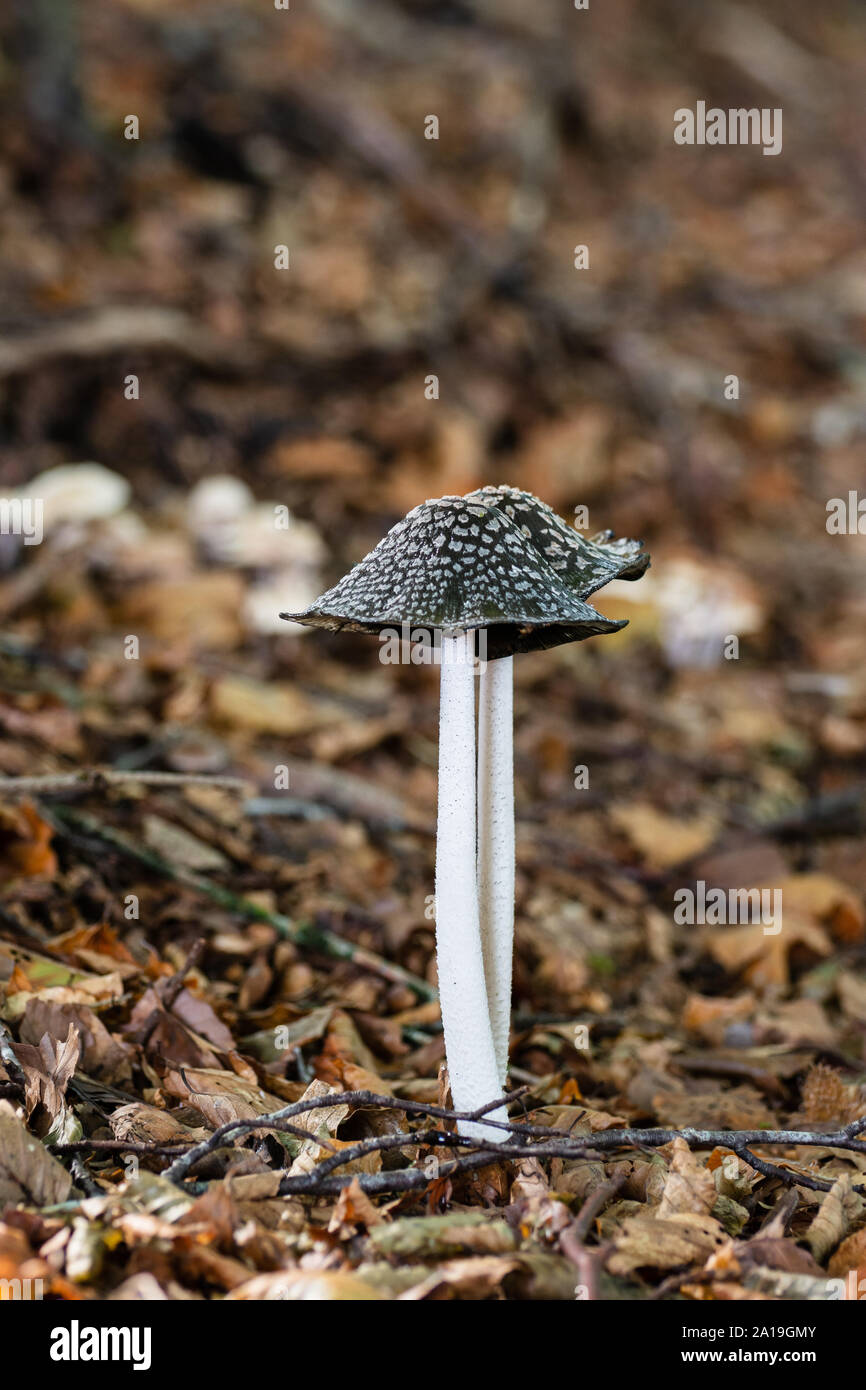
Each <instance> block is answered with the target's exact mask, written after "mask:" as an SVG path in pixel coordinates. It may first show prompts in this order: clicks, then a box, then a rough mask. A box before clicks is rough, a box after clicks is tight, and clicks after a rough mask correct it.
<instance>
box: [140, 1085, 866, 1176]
mask: <svg viewBox="0 0 866 1390" xmlns="http://www.w3.org/2000/svg"><path fill="white" fill-rule="evenodd" d="M525 1089H526V1088H521V1090H520V1091H518V1092H514V1093H512V1094H511V1095H510V1096H507V1097H505V1101H506V1103H508V1102H509V1101H511V1100H514V1099H516V1098H518V1097H519V1096H522V1095H524V1094H525ZM501 1103H502V1102H501V1101H500V1100H498V1099H497V1100H495V1101H491V1102H489V1104H488V1105H487V1106H484V1107H482V1108H481V1109H479V1110H476V1111H472V1112H471V1113H470V1112H465V1113H459V1112H456V1111H453V1110H450V1111H449V1110H446V1109H444V1108H443V1107H442V1106H433V1105H425V1104H423V1103H421V1102H419V1101H407V1100H403V1099H401V1098H399V1097H395V1096H380V1095H376V1094H375V1093H374V1092H372V1091H345V1092H331V1093H329V1094H328V1095H326V1096H317V1097H310V1098H308V1099H306V1100H299V1101H295V1102H294V1103H293V1104H291V1105H287V1106H284V1107H283V1108H282V1109H281V1110H278V1111H275V1112H274V1113H273V1114H271V1115H257V1116H255V1117H254V1118H250V1119H238V1120H229V1121H228V1122H227V1123H226V1124H224V1125H221V1126H220V1128H219V1129H217V1130H215V1131H214V1133H213V1134H212V1135H210V1136H209V1137H208V1138H207V1139H205V1140H203V1141H202V1142H201V1143H200V1144H197V1145H196V1146H195V1147H194V1148H192V1149H188V1150H187V1151H186V1152H185V1153H184V1154H182V1155H181V1156H180V1157H179V1158H177V1159H176V1160H175V1161H174V1163H172V1164H171V1165H170V1167H169V1168H168V1169H167V1170H166V1172H165V1176H166V1177H168V1178H169V1179H170V1180H171V1181H172V1182H177V1183H179V1182H181V1181H182V1180H183V1179H184V1178H185V1177H186V1176H187V1174H188V1173H189V1172H190V1171H191V1170H192V1168H194V1166H195V1165H196V1164H197V1163H199V1162H200V1161H201V1159H203V1158H204V1157H206V1156H207V1155H208V1154H209V1153H212V1152H213V1151H214V1150H215V1149H217V1148H219V1147H221V1146H222V1145H223V1144H224V1143H225V1141H226V1139H227V1138H228V1136H229V1135H238V1134H242V1133H246V1132H249V1131H250V1130H254V1129H255V1130H261V1129H268V1128H273V1129H279V1128H280V1127H281V1126H282V1125H283V1124H284V1123H285V1122H286V1121H287V1120H289V1119H292V1118H296V1117H297V1116H298V1115H300V1114H303V1113H305V1112H307V1111H310V1110H316V1109H324V1108H331V1107H332V1106H335V1105H349V1106H354V1107H355V1108H377V1109H391V1110H400V1111H402V1112H403V1113H405V1114H407V1115H413V1114H415V1115H424V1116H426V1117H433V1118H438V1119H445V1120H448V1121H450V1122H451V1124H452V1125H456V1124H457V1123H458V1122H459V1121H460V1120H476V1119H479V1118H482V1117H483V1115H484V1114H485V1113H487V1112H488V1111H489V1110H490V1109H492V1108H494V1107H495V1106H498V1105H499V1104H501ZM488 1123H489V1124H490V1125H491V1126H494V1125H495V1127H496V1128H498V1129H506V1130H510V1131H512V1133H513V1135H514V1136H515V1137H514V1138H513V1139H511V1138H509V1139H507V1140H505V1141H503V1142H501V1143H496V1144H493V1143H490V1142H489V1141H485V1140H483V1139H470V1138H468V1137H467V1136H465V1135H462V1134H459V1133H457V1132H455V1131H454V1130H453V1129H452V1130H430V1129H424V1130H419V1131H416V1132H415V1133H412V1132H407V1133H405V1134H398V1135H384V1136H382V1135H379V1136H374V1137H372V1138H370V1139H363V1140H359V1141H358V1143H357V1144H352V1145H349V1146H347V1147H346V1148H343V1149H341V1150H340V1151H339V1153H334V1154H332V1155H331V1157H329V1158H327V1159H324V1160H323V1161H322V1163H320V1164H318V1165H317V1167H316V1170H315V1172H313V1173H308V1174H298V1175H296V1176H295V1177H286V1178H284V1179H283V1181H282V1183H281V1185H280V1192H281V1193H286V1194H287V1193H289V1192H313V1191H317V1192H321V1193H327V1192H335V1191H339V1190H340V1187H341V1186H343V1185H345V1183H347V1182H349V1181H351V1180H352V1179H351V1178H350V1177H349V1176H347V1175H345V1174H343V1175H341V1176H340V1177H338V1178H336V1179H335V1178H334V1177H333V1174H334V1172H335V1170H336V1169H337V1168H340V1167H345V1166H346V1165H347V1164H350V1163H354V1162H357V1161H358V1160H360V1159H363V1158H365V1157H366V1156H367V1155H369V1154H371V1153H377V1152H385V1151H388V1150H393V1149H401V1148H411V1147H419V1148H420V1147H449V1148H462V1149H468V1150H470V1151H471V1152H470V1153H469V1154H465V1155H461V1156H460V1157H458V1158H457V1159H455V1160H453V1164H456V1165H457V1166H456V1167H453V1165H447V1169H448V1173H451V1172H459V1171H463V1167H464V1164H463V1159H464V1158H472V1157H475V1158H482V1159H483V1158H484V1157H485V1156H486V1161H487V1162H491V1163H492V1162H496V1161H500V1162H501V1161H503V1160H508V1159H513V1158H523V1157H533V1158H537V1159H542V1158H580V1157H586V1156H587V1155H588V1154H590V1153H592V1154H596V1153H602V1152H608V1151H610V1150H612V1149H620V1148H634V1147H638V1148H640V1147H643V1148H661V1147H663V1146H664V1145H665V1144H670V1143H673V1141H674V1140H676V1139H683V1140H684V1141H685V1142H686V1143H687V1144H688V1145H689V1147H690V1148H725V1149H728V1150H729V1151H730V1152H732V1153H735V1154H737V1156H738V1157H739V1158H742V1160H743V1161H744V1162H745V1163H748V1164H749V1165H750V1167H752V1168H754V1169H755V1171H756V1172H759V1173H761V1174H762V1175H763V1176H765V1177H774V1178H779V1179H781V1180H782V1181H784V1182H788V1183H797V1184H800V1185H801V1186H804V1187H809V1188H812V1189H813V1190H815V1191H822V1192H823V1191H829V1189H830V1187H831V1186H832V1184H831V1183H826V1182H824V1181H823V1180H822V1179H818V1178H812V1177H810V1176H809V1175H808V1174H802V1173H799V1172H797V1171H795V1170H793V1169H789V1168H782V1167H780V1166H778V1165H776V1164H773V1163H769V1162H768V1161H767V1160H766V1159H763V1158H761V1157H759V1156H758V1155H757V1154H755V1153H753V1151H752V1146H753V1145H756V1144H767V1145H786V1146H795V1145H808V1146H811V1147H819V1148H827V1149H843V1150H848V1151H851V1152H859V1153H866V1144H864V1142H863V1141H861V1140H860V1139H859V1138H858V1136H859V1135H861V1134H862V1133H863V1131H864V1130H866V1117H864V1118H863V1119H859V1120H854V1121H852V1122H851V1123H850V1124H849V1125H846V1126H845V1127H844V1129H840V1130H837V1131H836V1132H835V1133H832V1134H816V1133H813V1132H810V1131H808V1130H699V1129H691V1128H686V1129H682V1130H676V1129H610V1130H605V1131H603V1132H601V1133H597V1134H588V1135H574V1134H571V1133H568V1132H567V1131H565V1130H557V1129H553V1128H550V1127H547V1126H541V1125H527V1124H523V1123H522V1122H518V1121H513V1122H512V1121H493V1120H490V1121H489V1122H488ZM303 1133H304V1137H305V1138H307V1139H310V1140H314V1141H316V1142H318V1143H320V1144H322V1146H323V1147H326V1146H327V1144H326V1143H323V1141H322V1140H319V1139H318V1138H317V1136H316V1135H315V1134H314V1133H311V1132H308V1131H306V1130H305V1131H304V1132H303ZM521 1140H523V1142H520V1141H521ZM475 1166H477V1165H475ZM402 1171H403V1172H404V1173H406V1172H410V1171H412V1170H402ZM443 1172H444V1169H443ZM355 1176H358V1178H359V1181H360V1182H361V1186H362V1188H363V1190H364V1191H371V1192H373V1191H380V1190H381V1191H384V1190H393V1191H409V1190H412V1186H413V1184H409V1186H408V1187H407V1186H405V1185H404V1184H403V1182H402V1178H401V1185H400V1186H399V1187H397V1188H393V1189H385V1188H381V1187H380V1186H377V1185H376V1184H374V1185H373V1186H372V1187H368V1186H366V1185H365V1183H366V1179H367V1178H370V1177H383V1176H385V1175H382V1174H361V1175H355ZM387 1176H388V1177H393V1176H395V1174H393V1173H391V1174H389V1175H387ZM423 1176H424V1175H423V1174H421V1177H422V1178H423ZM335 1182H336V1183H337V1186H334V1183H335ZM317 1184H319V1185H318V1186H317ZM415 1185H421V1184H415ZM858 1190H860V1189H858Z"/></svg>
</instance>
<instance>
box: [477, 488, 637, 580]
mask: <svg viewBox="0 0 866 1390" xmlns="http://www.w3.org/2000/svg"><path fill="white" fill-rule="evenodd" d="M466 500H467V501H470V500H473V501H479V502H484V503H485V504H486V505H487V506H489V507H498V508H499V509H500V511H503V512H505V515H506V516H507V517H509V518H510V519H511V521H513V522H514V524H515V526H519V527H520V529H521V531H522V532H523V534H524V535H525V536H526V537H527V539H528V540H530V541H531V542H532V544H533V545H534V546H535V549H536V550H538V551H540V552H541V554H542V555H543V556H544V558H545V560H546V561H547V563H548V564H549V565H550V568H551V569H552V570H555V571H556V573H557V575H558V576H559V578H560V579H561V580H562V581H563V582H564V583H565V584H567V585H568V587H569V588H573V589H576V590H577V592H578V594H579V595H580V597H581V598H588V597H589V595H590V594H594V593H595V591H596V589H600V588H601V587H602V585H603V584H608V583H610V581H611V580H612V579H640V577H641V575H642V574H644V573H645V572H646V569H647V567H648V565H649V562H650V557H649V555H647V554H646V552H645V551H644V549H643V541H632V540H626V539H624V538H623V539H620V540H614V538H613V532H612V531H601V532H600V533H599V534H598V535H597V536H594V537H593V539H592V540H587V539H586V537H585V536H582V535H581V534H580V532H579V531H575V530H574V528H573V527H572V526H569V525H568V523H567V522H565V521H563V520H562V517H560V516H557V514H556V512H555V511H554V510H553V508H552V507H548V505H547V503H546V502H542V501H541V499H540V498H539V497H536V496H534V494H533V493H531V492H521V491H520V489H519V488H516V487H507V486H502V487H482V488H478V489H477V491H476V492H470V493H469V494H468V496H467V499H466Z"/></svg>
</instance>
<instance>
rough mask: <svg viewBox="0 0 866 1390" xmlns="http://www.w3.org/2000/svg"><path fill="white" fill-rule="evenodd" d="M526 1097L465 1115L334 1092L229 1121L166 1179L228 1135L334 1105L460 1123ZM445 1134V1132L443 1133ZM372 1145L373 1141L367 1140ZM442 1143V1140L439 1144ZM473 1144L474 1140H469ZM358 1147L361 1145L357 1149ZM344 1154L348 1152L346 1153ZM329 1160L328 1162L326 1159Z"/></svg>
mask: <svg viewBox="0 0 866 1390" xmlns="http://www.w3.org/2000/svg"><path fill="white" fill-rule="evenodd" d="M525 1094H526V1087H525V1086H521V1087H520V1088H519V1090H517V1091H512V1092H510V1093H509V1094H508V1095H507V1096H504V1097H503V1098H502V1100H499V1099H497V1100H494V1101H490V1102H489V1103H488V1104H487V1105H484V1106H482V1107H481V1109H480V1110H474V1111H472V1113H471V1114H469V1113H467V1114H461V1113H459V1112H458V1111H455V1110H447V1109H445V1108H444V1106H441V1105H425V1104H424V1103H423V1102H421V1101H416V1100H402V1099H401V1098H400V1097H399V1096H379V1095H377V1094H376V1093H375V1091H342V1092H335V1091H331V1092H330V1093H329V1094H328V1095H326V1096H310V1097H308V1098H307V1099H306V1100H296V1101H294V1102H293V1103H292V1104H291V1105H284V1106H283V1107H282V1108H281V1109H280V1110H275V1111H274V1112H273V1113H272V1114H271V1115H256V1116H255V1117H254V1118H251V1119H243V1120H240V1119H238V1120H228V1121H227V1122H226V1123H225V1124H224V1125H220V1127H219V1129H216V1130H214V1132H213V1134H211V1135H210V1136H209V1137H208V1138H207V1139H203V1140H202V1142H201V1143H200V1144H197V1145H196V1147H195V1148H194V1149H190V1150H188V1152H187V1153H185V1154H184V1155H183V1157H182V1158H180V1159H178V1160H177V1161H176V1162H175V1163H173V1164H172V1165H171V1167H170V1168H168V1169H166V1172H165V1175H164V1176H165V1177H167V1178H168V1179H170V1181H172V1182H179V1181H180V1180H181V1178H184V1177H185V1176H186V1174H187V1173H188V1172H189V1171H190V1169H191V1168H192V1167H193V1166H194V1165H195V1164H196V1163H198V1162H199V1161H200V1160H201V1159H202V1158H205V1157H206V1155H207V1154H209V1153H212V1152H213V1150H214V1149H218V1148H219V1147H220V1146H221V1145H222V1143H223V1142H224V1141H225V1139H226V1137H227V1135H229V1134H232V1133H238V1134H242V1133H244V1131H246V1130H250V1129H267V1128H268V1127H269V1126H270V1125H273V1124H274V1123H275V1122H276V1121H280V1120H286V1119H294V1118H295V1117H296V1116H298V1115H303V1114H304V1113H305V1112H306V1111H308V1110H323V1109H326V1108H328V1109H330V1107H331V1106H332V1105H354V1106H355V1107H357V1108H358V1109H367V1108H372V1107H375V1108H376V1109H378V1110H402V1111H403V1112H404V1113H405V1114H407V1115H413V1114H414V1115H429V1116H433V1117H434V1118H436V1119H445V1120H451V1121H452V1122H456V1121H457V1120H461V1119H467V1120H468V1119H473V1120H474V1119H478V1118H479V1117H481V1116H483V1115H486V1114H487V1112H488V1111H489V1110H493V1109H495V1108H496V1107H497V1106H499V1105H502V1104H508V1103H509V1102H510V1101H512V1100H516V1099H518V1098H519V1097H520V1096H523V1095H525ZM488 1123H489V1124H490V1125H495V1127H496V1128H497V1129H512V1128H515V1129H521V1130H522V1129H525V1128H527V1126H524V1125H511V1124H510V1123H509V1124H502V1123H501V1122H500V1121H498V1120H490V1121H488ZM439 1133H444V1131H439ZM306 1137H307V1138H315V1135H310V1134H307V1136H306ZM400 1137H401V1139H402V1141H403V1143H404V1144H411V1143H412V1135H411V1134H405V1135H402V1136H400ZM365 1142H367V1143H370V1141H369V1140H367V1141H365ZM439 1142H441V1141H439ZM466 1142H470V1141H466ZM354 1147H356V1148H357V1147H358V1146H354ZM343 1152H346V1151H345V1150H344V1151H343ZM326 1161H327V1160H326Z"/></svg>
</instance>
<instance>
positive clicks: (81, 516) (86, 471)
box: [17, 463, 130, 539]
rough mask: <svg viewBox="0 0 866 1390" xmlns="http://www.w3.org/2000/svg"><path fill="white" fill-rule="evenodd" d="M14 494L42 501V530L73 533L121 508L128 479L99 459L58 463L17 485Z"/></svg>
mask: <svg viewBox="0 0 866 1390" xmlns="http://www.w3.org/2000/svg"><path fill="white" fill-rule="evenodd" d="M17 496H18V497H21V498H32V499H34V501H35V500H39V501H41V503H42V524H43V528H44V531H45V534H46V535H48V534H50V533H52V532H53V533H57V532H60V531H63V532H64V533H66V534H71V533H72V532H74V533H75V536H76V539H77V538H78V535H79V534H80V528H81V527H83V526H85V525H86V524H87V523H88V522H90V521H99V520H102V519H104V518H105V517H109V516H114V515H115V514H116V513H117V512H121V511H123V508H124V507H125V506H126V504H127V502H128V501H129V497H130V487H129V483H128V482H127V481H126V479H125V478H123V477H121V475H120V474H119V473H113V472H112V471H111V469H110V468H104V467H103V466H102V464H101V463H61V464H58V465H57V467H56V468H48V469H46V471H45V472H44V473H37V475H36V477H35V478H31V479H30V481H29V482H28V483H25V484H24V486H23V487H20V488H19V489H18V492H17Z"/></svg>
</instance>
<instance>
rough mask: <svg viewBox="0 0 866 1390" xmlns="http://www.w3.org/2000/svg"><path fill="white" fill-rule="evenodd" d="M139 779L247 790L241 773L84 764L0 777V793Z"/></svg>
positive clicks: (147, 783)
mask: <svg viewBox="0 0 866 1390" xmlns="http://www.w3.org/2000/svg"><path fill="white" fill-rule="evenodd" d="M129 782H133V783H138V784H139V785H141V786H144V787H220V788H222V789H224V790H226V791H237V792H241V793H244V794H246V793H248V792H249V789H250V785H251V783H250V781H249V779H248V778H244V777H222V776H219V775H211V774H209V773H200V772H136V771H134V770H129V771H127V770H125V769H123V768H115V767H83V768H81V769H80V771H78V772H49V773H46V774H45V775H44V776H40V777H0V796H53V795H54V794H55V793H60V794H62V793H64V792H70V791H96V790H98V789H99V788H100V787H111V786H123V785H124V784H126V783H129Z"/></svg>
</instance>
